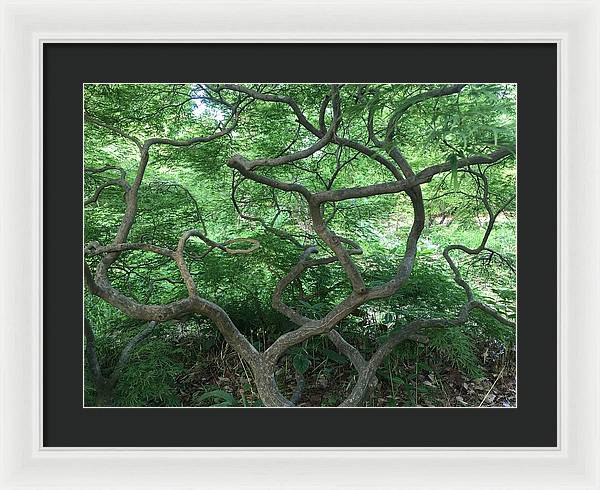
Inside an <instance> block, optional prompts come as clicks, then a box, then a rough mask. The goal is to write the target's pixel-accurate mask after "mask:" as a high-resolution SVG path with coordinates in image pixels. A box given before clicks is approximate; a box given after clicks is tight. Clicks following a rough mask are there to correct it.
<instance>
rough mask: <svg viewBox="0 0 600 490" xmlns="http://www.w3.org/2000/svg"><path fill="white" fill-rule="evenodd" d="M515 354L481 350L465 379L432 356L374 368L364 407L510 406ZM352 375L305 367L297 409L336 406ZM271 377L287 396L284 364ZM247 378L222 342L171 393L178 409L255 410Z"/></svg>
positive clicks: (327, 365) (333, 367)
mask: <svg viewBox="0 0 600 490" xmlns="http://www.w3.org/2000/svg"><path fill="white" fill-rule="evenodd" d="M182 341H184V339H182ZM515 354H516V353H515V351H514V350H512V351H510V352H504V351H502V349H501V347H499V346H493V345H492V346H487V347H485V348H482V349H481V351H480V352H479V361H480V364H479V365H480V367H481V370H482V373H483V376H480V377H470V376H468V375H467V374H465V373H463V372H461V371H459V370H458V369H456V368H454V367H452V366H448V365H444V363H443V362H440V360H439V359H435V358H433V356H431V357H429V358H427V359H421V360H419V361H418V362H412V363H411V362H409V361H407V362H406V363H403V364H401V365H398V366H396V367H395V370H397V371H400V372H399V373H396V372H394V373H391V374H390V375H388V373H387V372H385V370H383V371H381V370H380V372H379V382H378V384H377V387H376V388H375V390H374V393H373V395H372V396H371V398H370V399H369V401H368V402H367V404H366V406H371V407H515V406H516V404H517V399H516V362H515V357H516V356H515ZM423 361H427V362H423ZM425 366H426V367H425ZM355 374H356V373H355V372H354V371H353V369H352V368H351V367H350V366H349V364H343V363H342V364H340V363H337V364H336V363H332V362H331V361H324V363H322V364H321V365H317V366H316V367H315V368H313V369H309V370H308V371H307V372H306V373H305V386H304V389H303V391H302V396H301V398H300V401H299V403H298V406H300V407H310V406H330V407H334V406H337V405H338V404H339V403H340V402H341V401H342V400H343V399H344V398H345V397H346V396H347V395H348V394H349V393H350V390H351V389H352V386H353V384H354V381H355ZM277 375H278V376H277V377H278V382H279V385H280V386H281V387H282V391H283V392H284V393H285V394H286V395H288V396H289V395H291V392H292V390H293V388H294V386H295V373H294V371H293V370H292V369H291V367H290V366H286V365H285V363H284V365H283V366H282V367H281V369H280V370H279V371H278V373H277ZM397 375H399V376H402V378H400V379H402V382H395V380H396V381H397V380H398V379H399V378H398V376H397ZM249 376H251V374H250V369H249V368H248V367H247V366H245V365H244V364H243V363H242V362H241V361H240V359H239V357H238V356H237V354H235V352H233V351H232V350H231V349H230V348H228V347H227V346H226V345H225V344H224V345H222V346H221V348H220V349H219V348H214V349H211V351H210V352H207V353H205V354H204V355H203V359H202V360H201V361H197V362H196V363H195V364H194V365H193V366H190V369H189V370H188V371H186V373H185V374H183V375H181V376H179V377H178V379H177V381H176V389H177V391H178V396H179V397H180V399H181V402H182V404H183V405H184V406H249V407H256V406H261V405H262V404H261V402H260V400H259V398H258V396H257V394H256V390H255V389H254V387H253V384H252V383H251V381H250V379H249ZM284 387H285V388H284Z"/></svg>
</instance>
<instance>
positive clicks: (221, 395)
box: [198, 390, 236, 407]
mask: <svg viewBox="0 0 600 490" xmlns="http://www.w3.org/2000/svg"><path fill="white" fill-rule="evenodd" d="M204 400H213V401H215V402H217V401H218V400H222V401H221V402H220V403H215V404H214V405H213V406H214V407H216V406H219V407H224V406H234V405H235V404H236V400H235V398H234V397H233V395H232V394H231V393H227V392H226V391H225V390H212V391H207V392H206V393H204V394H203V395H201V396H199V397H198V402H203V401H204Z"/></svg>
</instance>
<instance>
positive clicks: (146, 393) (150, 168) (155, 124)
mask: <svg viewBox="0 0 600 490" xmlns="http://www.w3.org/2000/svg"><path fill="white" fill-rule="evenodd" d="M84 121H85V153H84V172H85V183H84V186H85V188H84V194H85V196H84V205H85V237H84V240H85V243H84V247H85V283H86V293H85V315H86V325H85V327H86V328H85V333H86V363H87V371H86V373H87V374H86V376H87V378H86V379H87V381H86V390H87V391H86V393H87V396H88V398H86V403H91V404H100V405H105V404H117V405H125V406H131V405H134V406H135V405H162V406H173V405H196V406H206V405H214V404H217V405H219V406H231V405H244V406H259V405H265V406H297V405H302V406H306V405H335V406H337V405H339V406H364V405H370V406H381V405H392V406H397V405H418V404H420V402H419V396H421V400H424V399H429V400H430V402H428V403H427V404H433V405H436V404H439V403H437V402H436V400H437V401H439V400H440V399H441V398H440V397H437V398H436V397H435V396H433V395H432V396H429V395H431V392H432V391H433V390H434V388H435V386H437V382H435V383H434V380H435V379H437V378H436V373H438V374H439V371H436V369H434V368H432V365H435V366H438V367H439V366H447V367H452V369H455V370H456V371H457V372H459V373H462V374H464V375H465V376H466V377H468V379H473V380H477V379H487V378H486V376H489V375H490V373H489V372H488V370H489V369H488V368H489V366H487V367H486V362H487V358H488V357H490V356H492V353H494V355H505V354H506V353H508V352H511V349H513V348H514V339H515V323H514V321H515V288H516V283H515V264H516V231H515V230H516V200H515V180H516V154H515V151H516V147H515V135H516V132H515V124H516V86H515V85H512V84H203V83H187V84H86V85H85V90H84ZM219 356H221V361H222V362H221V361H219ZM225 356H233V358H234V360H235V363H234V364H235V367H234V368H232V367H231V365H229V368H227V369H225V367H224V366H225V365H226V363H225V362H224V361H223V359H224V358H225ZM209 360H211V361H210V362H209ZM503 362H504V361H503ZM215 366H219V368H218V369H216V368H215ZM490 369H491V368H490ZM494 369H495V372H494V374H495V375H498V376H501V375H502V373H500V374H498V369H497V366H495V368H494ZM502 369H504V368H502ZM215 370H218V371H219V372H218V373H216V372H214V371H215ZM413 370H415V371H413ZM419 371H420V372H422V373H428V375H429V378H428V379H429V381H428V382H429V384H425V383H424V381H423V378H422V376H421V377H420V376H419ZM413 372H416V374H415V375H414V376H413V377H411V375H412V373H413ZM445 372H446V374H448V372H449V371H445ZM198 373H200V374H198ZM513 375H514V372H513ZM513 378H514V376H513ZM223 379H224V380H226V381H222V380H223ZM425 381H427V379H425ZM497 381H498V378H497V377H496V380H495V382H494V380H492V379H490V380H489V382H488V383H487V384H485V385H482V386H483V388H481V391H482V395H483V400H482V402H481V403H484V402H486V397H488V396H489V395H490V393H491V391H492V389H493V388H494V387H495V386H496V383H497ZM492 382H493V383H494V384H493V385H492ZM475 383H476V382H475ZM419 384H420V385H421V387H422V388H423V386H425V387H427V388H425V389H424V392H423V393H424V394H421V392H419V390H418V389H416V390H413V388H414V387H415V386H417V385H419ZM466 384H467V385H468V383H466ZM430 385H431V386H430ZM490 386H491V387H490ZM182 387H183V388H182ZM442 387H443V384H442ZM488 387H490V388H489V390H490V391H489V392H488V393H487V394H486V393H485V392H486V391H487V390H488ZM382 390H383V391H382ZM413 391H414V396H412V394H413ZM427 393H429V395H427ZM315 394H316V395H315ZM428 396H429V398H428ZM457 398H459V399H460V400H459V401H458V402H457V401H456V400H457ZM89 400H91V401H89ZM461 400H464V396H462V395H460V396H454V397H452V402H450V401H448V403H446V402H444V404H450V405H452V404H460V401H461ZM486 403H488V402H486ZM490 403H491V404H493V400H492V402H490ZM513 403H514V399H511V400H508V401H505V404H508V405H511V404H513Z"/></svg>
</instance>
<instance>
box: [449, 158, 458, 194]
mask: <svg viewBox="0 0 600 490" xmlns="http://www.w3.org/2000/svg"><path fill="white" fill-rule="evenodd" d="M448 163H450V171H451V172H452V178H451V182H452V187H453V188H454V190H455V191H457V190H458V157H457V156H456V155H455V154H454V153H453V154H451V155H450V156H449V157H448Z"/></svg>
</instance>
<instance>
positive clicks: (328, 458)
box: [0, 0, 600, 490]
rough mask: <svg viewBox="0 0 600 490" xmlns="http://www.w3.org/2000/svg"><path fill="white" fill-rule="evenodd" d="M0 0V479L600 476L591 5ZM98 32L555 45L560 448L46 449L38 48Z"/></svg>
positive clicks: (153, 37) (253, 484) (483, 0)
mask: <svg viewBox="0 0 600 490" xmlns="http://www.w3.org/2000/svg"><path fill="white" fill-rule="evenodd" d="M0 4H1V8H2V10H1V14H2V17H1V22H2V24H1V45H0V49H1V52H2V59H1V60H2V65H1V68H0V77H1V85H0V87H1V92H0V97H1V99H0V100H1V109H0V118H1V119H0V121H1V128H2V133H1V140H0V142H1V153H0V213H1V220H0V237H1V238H0V261H1V265H0V271H2V276H1V277H2V279H1V281H0V293H1V294H0V301H1V302H0V335H1V343H0V349H1V350H0V365H1V382H2V384H1V396H0V458H1V459H0V463H1V465H0V488H2V489H13V488H15V489H16V488H24V487H27V488H39V489H45V488H48V489H49V488H60V489H68V488H73V489H78V490H79V489H84V488H111V489H121V488H122V489H125V488H127V489H130V488H138V487H143V488H145V489H153V488H157V489H158V488H161V489H163V488H173V489H176V488H219V489H228V488H232V489H234V488H235V489H237V488H242V487H243V488H247V489H250V488H257V489H258V488H260V489H268V488H289V489H293V488H298V489H300V488H302V489H311V488H319V489H335V488H344V489H352V488H357V489H358V488H361V489H362V488H420V489H424V488H444V489H453V488H456V489H461V490H465V489H485V488H510V489H532V488H540V489H558V488H561V489H567V488H569V489H571V488H573V489H574V488H577V489H599V488H600V362H599V359H600V355H599V354H600V350H599V346H600V315H599V309H600V287H599V284H600V281H599V280H598V278H599V277H600V253H599V251H600V246H599V245H600V232H599V230H600V226H598V225H599V222H598V216H600V198H599V197H598V196H599V195H600V185H599V184H600V161H599V159H598V157H599V155H600V153H599V142H600V110H599V109H600V106H599V100H600V92H599V89H600V85H599V83H598V82H599V80H600V43H599V39H600V36H599V33H600V3H598V2H595V1H587V0H571V1H552V0H545V1H543V0H519V1H516V0H514V1H513V0H504V1H487V0H461V1H460V2H459V1H456V2H449V1H444V0H429V1H427V2H410V1H393V2H392V1H388V0H373V1H371V2H356V1H352V0H321V1H313V0H309V1H304V2H299V1H298V2H296V1H292V0H279V1H277V2H269V1H267V0H261V1H256V0H253V1H246V2H243V1H228V0H210V1H208V0H207V1H202V2H188V1H183V0H176V1H170V2H158V1H154V0H140V1H124V0H105V1H95V2H94V1H89V2H88V1H72V0H54V1H45V2H44V1H37V2H33V1H18V0H15V1H3V0H0ZM107 41H110V42H233V41H236V42H350V41H352V42H552V43H557V45H558V53H559V63H558V73H557V75H558V80H559V85H558V86H559V90H558V94H557V95H558V114H559V135H558V136H559V138H558V141H559V145H558V148H557V152H558V162H559V164H558V168H557V172H558V188H557V189H546V190H543V191H542V190H540V189H536V192H539V194H540V196H543V195H544V192H546V193H548V194H552V193H554V192H557V193H558V197H559V199H558V209H557V210H556V211H557V212H558V223H559V237H558V249H557V254H558V264H559V267H558V284H559V294H558V298H557V301H558V305H559V321H558V325H556V329H557V332H558V335H559V349H558V352H557V356H558V363H559V376H558V386H557V390H558V394H559V400H560V403H559V407H558V408H559V420H558V423H559V424H558V427H559V445H558V447H557V448H551V449H548V448H528V449H522V448H497V449H494V448H492V449H490V448H399V449H380V448H368V449H367V448H331V449H323V448H307V449H300V448H282V449H280V448H248V449H236V448H192V449H187V448H152V449H148V448H126V449H123V448H77V449H74V448H44V447H42V437H41V433H42V417H41V415H42V396H41V393H42V391H41V389H42V385H41V381H42V373H41V366H42V363H41V356H42V350H41V349H42V341H41V339H42V329H43V324H42V302H41V299H42V250H43V243H42V207H41V206H42V123H41V121H42V90H41V88H42V85H41V82H42V80H41V74H42V71H41V69H42V65H41V61H42V59H41V53H42V48H43V45H44V43H52V42H107ZM548 103H549V104H554V103H555V101H554V100H549V101H548ZM521 164H524V165H528V164H529V163H528V162H521ZM531 164H534V163H531ZM46 171H48V169H46ZM546 171H551V170H550V169H546ZM554 211H555V210H554V209H548V212H554ZM548 301H549V302H552V301H554V298H548ZM548 328H549V335H553V334H554V326H553V325H549V326H548ZM149 430H151V427H149ZM198 430H199V431H201V428H198ZM291 442H293V441H291Z"/></svg>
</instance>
